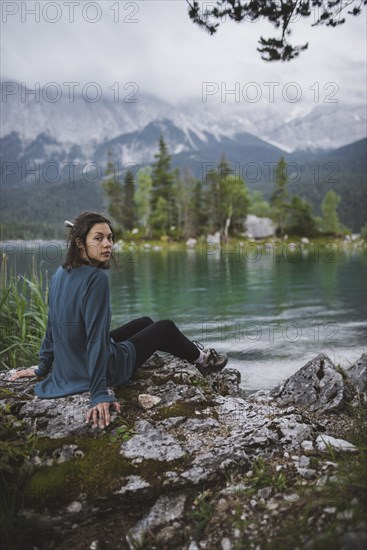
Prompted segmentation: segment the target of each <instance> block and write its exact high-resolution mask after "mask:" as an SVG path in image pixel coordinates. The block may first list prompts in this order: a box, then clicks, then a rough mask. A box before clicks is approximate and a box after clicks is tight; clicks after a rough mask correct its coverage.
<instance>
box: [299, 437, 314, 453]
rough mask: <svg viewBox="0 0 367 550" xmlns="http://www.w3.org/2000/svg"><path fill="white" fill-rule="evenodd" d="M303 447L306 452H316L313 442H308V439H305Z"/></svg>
mask: <svg viewBox="0 0 367 550" xmlns="http://www.w3.org/2000/svg"><path fill="white" fill-rule="evenodd" d="M301 447H302V449H303V450H304V451H313V450H314V447H313V443H312V441H308V439H305V440H304V441H302V443H301Z"/></svg>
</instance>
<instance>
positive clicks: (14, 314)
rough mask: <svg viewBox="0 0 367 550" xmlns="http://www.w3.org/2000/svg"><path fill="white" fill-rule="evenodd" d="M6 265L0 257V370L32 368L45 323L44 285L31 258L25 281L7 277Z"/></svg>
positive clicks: (5, 256)
mask: <svg viewBox="0 0 367 550" xmlns="http://www.w3.org/2000/svg"><path fill="white" fill-rule="evenodd" d="M7 264H8V256H7V255H6V254H4V255H3V261H2V265H1V271H0V290H1V299H0V317H1V319H0V321H1V334H0V370H8V369H12V368H17V367H29V366H31V365H34V364H36V363H37V361H38V353H39V349H40V347H41V343H42V339H43V337H44V334H45V330H46V323H47V296H48V281H47V280H46V281H45V283H46V284H44V281H43V276H42V273H39V272H38V270H37V268H36V264H35V258H33V264H32V272H31V275H30V277H29V278H26V277H24V276H22V275H15V274H14V273H12V272H10V273H8V268H7V267H8V266H7Z"/></svg>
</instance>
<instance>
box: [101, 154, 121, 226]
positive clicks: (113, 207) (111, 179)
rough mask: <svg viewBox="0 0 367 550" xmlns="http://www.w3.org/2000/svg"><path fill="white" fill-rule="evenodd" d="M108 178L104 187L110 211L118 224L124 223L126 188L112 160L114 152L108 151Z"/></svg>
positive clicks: (106, 174) (104, 182) (103, 184)
mask: <svg viewBox="0 0 367 550" xmlns="http://www.w3.org/2000/svg"><path fill="white" fill-rule="evenodd" d="M105 176H106V179H105V180H104V181H103V183H102V187H103V189H104V190H105V192H106V195H107V198H108V207H107V208H108V213H109V215H110V216H111V218H112V219H113V220H114V222H115V223H116V225H117V226H121V225H122V223H123V216H124V214H123V212H124V189H123V186H122V185H121V183H120V181H119V174H118V171H117V170H116V167H115V165H114V163H113V162H112V153H111V151H108V160H107V167H106V170H105Z"/></svg>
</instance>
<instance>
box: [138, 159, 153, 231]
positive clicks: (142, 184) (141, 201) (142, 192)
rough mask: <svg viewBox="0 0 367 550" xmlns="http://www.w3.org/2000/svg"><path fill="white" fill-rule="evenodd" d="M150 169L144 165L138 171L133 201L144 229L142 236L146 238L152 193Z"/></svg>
mask: <svg viewBox="0 0 367 550" xmlns="http://www.w3.org/2000/svg"><path fill="white" fill-rule="evenodd" d="M151 173H152V169H151V167H150V166H146V167H145V168H143V169H142V170H139V172H138V182H137V188H136V191H135V202H136V208H137V214H138V219H139V225H140V226H141V227H142V228H143V230H144V236H145V237H146V238H150V237H151V227H150V220H151V195H152V185H153V182H152V177H151Z"/></svg>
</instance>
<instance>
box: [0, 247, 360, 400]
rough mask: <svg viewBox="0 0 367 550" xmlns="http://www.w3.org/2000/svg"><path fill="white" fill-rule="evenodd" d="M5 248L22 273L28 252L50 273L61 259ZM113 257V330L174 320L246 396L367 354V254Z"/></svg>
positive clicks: (44, 251)
mask: <svg viewBox="0 0 367 550" xmlns="http://www.w3.org/2000/svg"><path fill="white" fill-rule="evenodd" d="M9 246H10V245H9V244H8V245H6V244H4V245H3V250H4V247H5V251H6V252H7V253H8V256H9V264H10V263H11V262H15V263H14V265H15V266H16V271H17V272H18V273H25V272H27V271H28V270H29V269H30V266H31V261H32V255H33V256H34V252H35V253H36V262H37V263H38V265H40V266H41V268H42V271H46V270H47V271H48V274H49V276H50V275H51V274H52V272H53V271H54V270H55V269H56V267H57V266H58V265H60V263H62V258H61V255H60V251H59V252H57V247H56V245H55V244H52V243H49V244H45V243H43V244H42V245H41V246H40V247H39V248H38V249H37V247H35V246H33V248H32V247H30V248H29V250H28V248H27V247H26V245H23V249H22V245H20V244H19V243H18V248H17V249H16V248H14V249H10V248H9ZM14 246H15V245H14ZM6 247H8V248H6ZM12 250H13V252H12ZM32 250H33V254H32ZM9 251H10V252H12V253H10V254H9ZM117 257H118V261H119V269H118V271H116V269H115V268H111V270H110V282H111V305H112V313H113V318H112V327H113V328H114V327H115V326H117V325H119V324H123V323H125V322H127V321H129V320H130V319H132V318H134V317H138V316H141V315H149V316H150V317H152V318H153V319H155V320H158V319H172V320H174V321H175V322H176V324H177V325H178V326H179V328H180V329H181V330H183V331H184V332H185V334H187V336H188V337H189V338H191V339H195V340H200V341H201V342H203V343H204V345H205V346H206V347H215V348H216V349H217V350H219V351H224V352H226V353H228V355H229V357H230V360H229V363H228V366H232V367H235V368H237V369H238V370H239V371H240V372H241V375H242V382H241V384H242V386H243V388H245V389H246V390H248V391H249V392H252V391H255V390H258V389H266V388H270V387H272V386H274V385H275V384H277V383H279V382H280V381H282V380H284V379H285V378H286V377H288V376H289V375H290V374H292V373H293V372H295V371H296V370H298V369H299V368H300V367H302V366H303V365H304V364H305V363H306V362H307V361H309V360H310V359H312V358H313V357H315V356H316V355H317V354H318V353H320V352H324V353H326V354H328V355H329V357H330V358H331V359H332V360H333V361H334V362H336V363H340V364H341V366H344V367H347V366H348V365H349V364H352V363H353V362H354V361H355V360H356V359H358V357H359V356H360V355H361V353H362V352H363V351H364V352H365V351H366V341H367V339H366V336H367V327H366V302H367V296H366V263H367V262H366V252H365V251H360V250H355V249H354V250H353V249H351V250H342V249H341V248H340V247H339V246H337V245H335V246H333V247H332V246H329V247H326V248H325V247H324V248H322V247H317V248H316V246H315V247H310V248H308V249H307V250H306V249H304V250H302V251H301V248H300V247H296V249H294V250H292V249H291V248H290V247H289V246H287V247H286V248H284V249H283V250H281V249H280V252H279V250H278V253H276V254H275V253H274V252H273V250H272V249H265V248H264V247H262V246H260V245H255V244H253V245H246V247H245V248H239V247H238V245H236V246H234V247H232V248H230V247H222V248H221V250H219V247H216V246H208V245H203V247H202V248H200V249H195V250H177V251H172V250H170V251H168V250H154V249H152V248H151V249H148V250H147V249H145V248H144V247H142V246H141V247H140V246H139V245H134V246H129V245H126V246H125V247H124V249H123V250H122V251H121V252H120V253H119V254H118V255H117Z"/></svg>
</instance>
